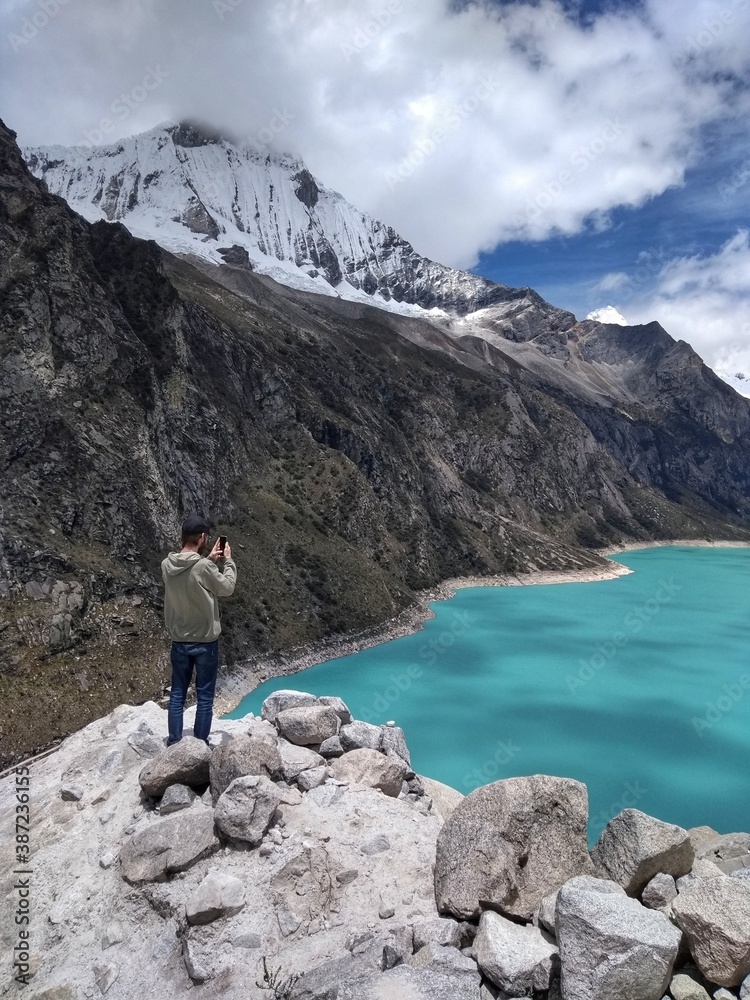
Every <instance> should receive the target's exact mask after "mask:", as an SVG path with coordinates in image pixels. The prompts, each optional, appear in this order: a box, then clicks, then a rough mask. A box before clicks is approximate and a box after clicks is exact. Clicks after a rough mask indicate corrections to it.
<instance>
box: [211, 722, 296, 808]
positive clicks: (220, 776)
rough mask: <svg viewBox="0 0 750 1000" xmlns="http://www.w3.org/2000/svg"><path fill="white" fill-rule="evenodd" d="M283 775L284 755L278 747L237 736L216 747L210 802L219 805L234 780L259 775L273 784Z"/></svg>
mask: <svg viewBox="0 0 750 1000" xmlns="http://www.w3.org/2000/svg"><path fill="white" fill-rule="evenodd" d="M282 773H283V767H282V760H281V755H280V754H279V750H278V748H277V747H276V746H273V745H272V744H270V743H268V742H267V741H266V740H264V739H259V738H258V737H256V736H235V737H234V739H231V740H228V741H227V742H226V743H222V744H221V746H218V747H216V749H215V750H214V752H213V754H212V755H211V767H210V778H211V798H212V800H213V803H214V805H216V803H217V802H218V801H219V796H220V795H221V794H222V793H223V792H225V791H226V790H227V788H229V786H230V785H231V784H232V782H233V781H234V780H235V778H242V777H244V776H245V775H248V774H256V775H265V777H267V778H270V779H271V780H272V781H273V780H278V779H279V778H280V777H281V776H282Z"/></svg>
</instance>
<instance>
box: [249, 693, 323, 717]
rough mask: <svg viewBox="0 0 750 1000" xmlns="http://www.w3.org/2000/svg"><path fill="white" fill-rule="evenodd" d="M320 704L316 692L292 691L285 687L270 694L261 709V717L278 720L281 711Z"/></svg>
mask: <svg viewBox="0 0 750 1000" xmlns="http://www.w3.org/2000/svg"><path fill="white" fill-rule="evenodd" d="M317 704H319V700H318V698H316V696H315V695H314V694H308V693H307V692H306V691H291V690H288V689H283V690H281V691H274V692H273V694H269V696H268V697H267V698H266V700H265V701H264V702H263V705H262V707H261V710H260V717H261V719H264V720H265V721H266V722H276V716H277V715H278V714H279V712H284V711H286V709H287V708H310V707H312V706H313V705H317Z"/></svg>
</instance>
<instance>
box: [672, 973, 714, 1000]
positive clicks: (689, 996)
mask: <svg viewBox="0 0 750 1000" xmlns="http://www.w3.org/2000/svg"><path fill="white" fill-rule="evenodd" d="M669 993H670V996H671V997H672V1000H711V996H710V994H709V993H708V991H707V990H705V989H704V988H703V987H702V986H701V984H700V983H699V982H698V980H697V979H694V978H693V976H690V975H688V974H687V973H686V972H678V973H677V975H675V976H672V982H671V983H670V984H669Z"/></svg>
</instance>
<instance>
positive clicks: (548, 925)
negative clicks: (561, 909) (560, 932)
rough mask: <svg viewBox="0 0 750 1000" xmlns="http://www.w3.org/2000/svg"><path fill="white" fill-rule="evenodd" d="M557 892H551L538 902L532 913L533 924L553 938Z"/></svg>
mask: <svg viewBox="0 0 750 1000" xmlns="http://www.w3.org/2000/svg"><path fill="white" fill-rule="evenodd" d="M559 891H560V890H559V889H558V890H557V892H551V893H550V894H549V896H545V897H544V899H543V900H542V901H541V902H540V904H539V906H537V908H536V910H535V912H534V923H535V924H536V925H537V926H539V927H543V928H544V929H545V931H547V932H548V933H549V934H551V935H552V936H553V937H554V935H555V933H556V932H555V914H556V912H557V893H558V892H559Z"/></svg>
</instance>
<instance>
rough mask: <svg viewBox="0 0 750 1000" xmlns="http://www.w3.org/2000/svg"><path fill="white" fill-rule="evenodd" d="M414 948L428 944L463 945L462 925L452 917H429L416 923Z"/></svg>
mask: <svg viewBox="0 0 750 1000" xmlns="http://www.w3.org/2000/svg"><path fill="white" fill-rule="evenodd" d="M413 934H414V950H415V951H419V949H420V948H424V946H425V945H427V944H433V943H434V944H443V945H450V946H451V947H453V948H460V947H461V925H460V924H459V923H458V922H457V921H455V920H453V919H452V917H427V918H426V919H425V920H420V921H418V922H417V923H415V924H414V931H413Z"/></svg>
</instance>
